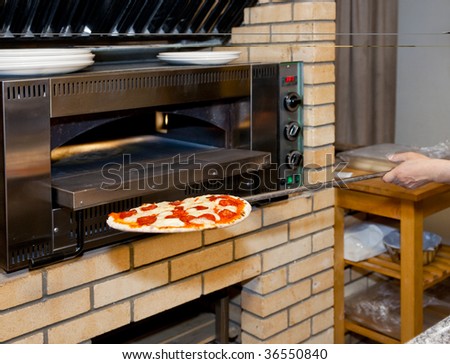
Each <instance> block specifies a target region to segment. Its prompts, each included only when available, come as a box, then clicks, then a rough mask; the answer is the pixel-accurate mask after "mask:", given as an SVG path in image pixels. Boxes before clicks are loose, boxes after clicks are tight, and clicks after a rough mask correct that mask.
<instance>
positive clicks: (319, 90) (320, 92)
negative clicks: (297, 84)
mask: <svg viewBox="0 0 450 364" xmlns="http://www.w3.org/2000/svg"><path fill="white" fill-rule="evenodd" d="M334 92H335V87H334V85H333V84H323V85H314V86H309V85H306V86H305V87H304V102H305V105H307V106H317V105H323V104H332V103H334V102H335V93H334Z"/></svg>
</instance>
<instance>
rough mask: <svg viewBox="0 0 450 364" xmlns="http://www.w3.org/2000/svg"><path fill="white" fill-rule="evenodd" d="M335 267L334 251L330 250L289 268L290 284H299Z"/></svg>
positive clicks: (309, 257)
mask: <svg viewBox="0 0 450 364" xmlns="http://www.w3.org/2000/svg"><path fill="white" fill-rule="evenodd" d="M333 265H334V251H333V250H332V249H329V250H327V251H324V252H321V253H319V254H314V255H310V256H308V257H306V258H305V259H302V260H299V261H297V262H295V263H293V264H291V265H290V266H289V270H288V273H289V276H288V277H289V278H288V280H289V282H297V281H299V280H301V279H304V278H307V277H309V276H312V275H314V274H317V273H319V272H322V271H324V270H326V269H329V268H331V267H333Z"/></svg>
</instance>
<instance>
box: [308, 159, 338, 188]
mask: <svg viewBox="0 0 450 364" xmlns="http://www.w3.org/2000/svg"><path fill="white" fill-rule="evenodd" d="M333 172H334V167H332V166H330V167H325V168H322V169H316V168H313V169H309V168H305V169H304V170H303V180H304V183H305V185H314V187H310V188H309V190H310V191H311V192H310V193H313V192H314V191H317V190H318V189H319V188H322V187H325V186H323V185H322V184H323V183H325V182H329V181H331V180H332V178H333V177H332V176H333ZM317 186H319V187H317Z"/></svg>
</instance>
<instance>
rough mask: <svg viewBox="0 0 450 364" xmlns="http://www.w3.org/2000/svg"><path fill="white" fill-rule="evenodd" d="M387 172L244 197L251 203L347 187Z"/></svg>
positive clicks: (381, 175)
mask: <svg viewBox="0 0 450 364" xmlns="http://www.w3.org/2000/svg"><path fill="white" fill-rule="evenodd" d="M385 174H386V172H377V173H371V174H364V175H362V176H356V177H350V178H341V179H334V180H332V181H327V182H323V183H316V184H311V185H304V186H300V187H297V188H292V189H288V190H279V191H274V192H267V193H260V194H258V195H254V196H247V197H243V199H244V200H246V201H247V202H249V203H254V202H258V201H264V200H270V199H273V198H278V197H284V196H288V195H292V194H295V193H302V192H308V191H320V190H323V189H325V188H331V187H343V188H345V186H346V184H347V183H353V182H359V181H364V180H368V179H373V178H379V177H383V176H384V175H385Z"/></svg>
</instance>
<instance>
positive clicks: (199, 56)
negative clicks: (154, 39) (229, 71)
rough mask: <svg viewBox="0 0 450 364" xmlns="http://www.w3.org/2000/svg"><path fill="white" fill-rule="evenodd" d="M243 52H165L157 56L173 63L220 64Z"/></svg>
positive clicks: (236, 57) (228, 61)
mask: <svg viewBox="0 0 450 364" xmlns="http://www.w3.org/2000/svg"><path fill="white" fill-rule="evenodd" d="M240 54H241V52H238V51H236V52H163V53H159V54H158V55H157V57H158V58H159V59H160V60H162V61H164V62H167V63H171V64H193V65H220V64H227V63H230V62H231V61H234V60H235V59H238V58H239V55H240Z"/></svg>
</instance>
